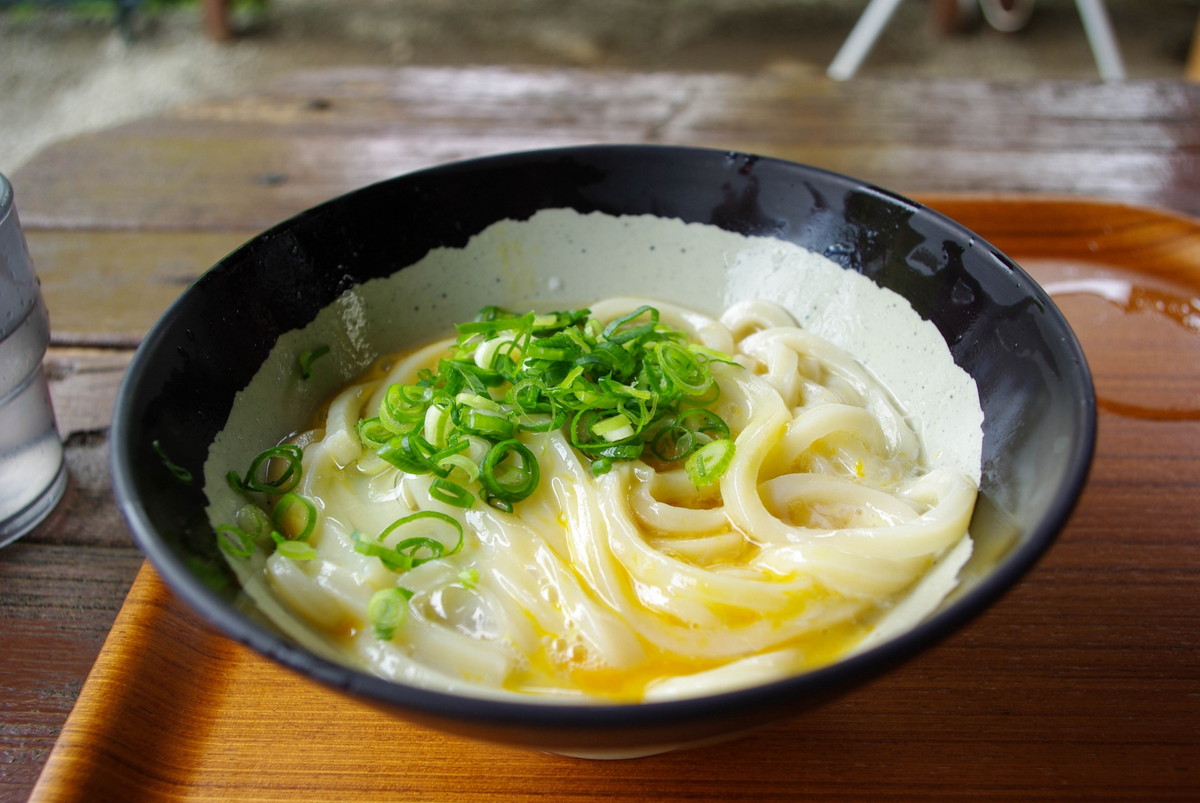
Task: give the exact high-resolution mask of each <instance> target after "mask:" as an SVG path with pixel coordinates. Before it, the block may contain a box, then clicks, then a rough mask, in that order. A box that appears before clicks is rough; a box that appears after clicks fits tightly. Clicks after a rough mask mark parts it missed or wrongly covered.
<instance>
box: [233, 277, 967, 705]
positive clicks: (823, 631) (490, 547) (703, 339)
mask: <svg viewBox="0 0 1200 803" xmlns="http://www.w3.org/2000/svg"><path fill="white" fill-rule="evenodd" d="M644 303H649V304H653V305H654V306H655V307H656V308H657V309H658V310H660V312H661V315H662V320H663V322H665V323H667V324H669V325H670V326H672V327H675V328H677V329H679V330H682V331H683V332H685V333H686V334H687V336H688V338H689V339H690V340H692V341H694V342H696V343H699V344H701V345H702V346H704V347H706V348H708V349H712V350H715V351H716V352H723V353H725V354H728V355H731V356H732V357H733V358H734V360H735V363H734V364H729V363H724V362H714V363H712V365H711V370H712V373H713V376H714V379H715V381H716V385H717V386H718V387H719V391H720V392H719V394H718V395H717V397H716V399H715V401H712V402H711V404H709V405H708V406H709V408H710V409H711V410H712V411H713V412H715V413H717V414H718V415H720V416H721V417H722V418H723V419H724V420H725V422H727V423H728V426H729V430H730V437H731V438H732V440H733V442H734V445H735V449H734V451H733V453H732V459H731V460H730V462H729V463H728V466H727V468H726V469H725V470H724V473H723V474H722V475H721V477H720V479H719V480H718V481H717V482H714V483H712V484H710V485H707V486H704V487H699V488H698V487H696V485H695V484H694V483H693V482H692V480H691V479H690V478H689V476H688V474H687V473H686V472H685V471H684V470H683V469H682V468H681V467H669V466H663V465H656V464H655V463H654V461H647V460H631V461H625V462H618V463H615V464H614V465H613V466H612V468H611V470H609V471H607V472H606V473H603V474H600V475H599V476H595V475H594V474H593V472H592V470H591V469H590V467H589V465H588V462H587V461H586V460H585V459H583V458H582V457H581V455H580V453H579V451H578V450H577V449H575V448H574V447H573V446H572V444H571V441H570V439H569V438H568V436H567V435H566V434H565V433H564V431H562V430H561V429H558V430H552V431H549V432H541V433H531V434H524V435H522V436H521V438H522V440H523V442H524V443H525V444H526V445H527V446H528V448H529V449H530V451H531V452H532V453H533V454H534V455H536V456H537V459H538V462H539V464H540V468H541V478H542V479H541V482H540V484H538V486H537V488H536V489H535V490H534V491H533V492H532V494H531V495H529V496H528V498H526V499H524V500H523V501H521V502H520V504H519V505H517V506H515V508H514V510H513V512H511V513H509V512H504V511H503V510H497V509H495V508H493V507H490V506H488V505H479V504H476V505H473V506H472V507H470V508H466V509H464V508H462V507H457V506H454V505H451V504H446V503H444V502H442V501H439V500H438V499H436V498H431V496H430V485H431V482H432V481H433V479H434V478H433V477H431V476H429V475H415V474H409V473H406V472H404V471H402V470H400V469H398V468H396V467H394V466H392V465H389V464H387V463H385V462H381V461H380V460H379V459H378V458H377V456H376V455H375V454H374V453H373V451H372V450H371V449H370V448H368V447H366V446H364V444H363V440H362V439H361V438H360V437H359V435H358V433H357V431H356V427H357V425H358V422H359V421H360V419H362V418H363V417H364V416H368V415H373V414H374V413H372V412H370V411H372V410H375V409H378V407H379V404H380V400H381V398H382V396H383V394H384V393H385V392H386V389H387V388H388V387H389V386H391V385H393V384H395V383H411V382H414V381H415V380H416V377H417V376H418V375H419V373H420V371H421V370H422V369H433V368H436V365H437V363H438V360H440V359H441V358H442V357H443V356H444V355H445V353H446V351H447V349H448V348H449V347H450V346H452V345H453V343H454V339H453V338H451V339H450V340H447V341H441V342H437V343H434V344H432V345H429V346H427V347H425V348H422V349H420V350H417V351H415V352H412V353H410V354H406V355H402V356H399V357H396V358H394V359H391V360H386V361H382V362H381V365H383V366H384V367H383V368H380V369H377V370H375V371H374V372H373V373H370V374H368V375H367V376H366V377H365V378H364V379H362V380H361V381H359V382H357V383H355V384H352V385H351V386H349V387H346V388H345V389H344V390H342V391H341V392H340V393H339V394H338V395H337V396H336V397H335V398H333V399H332V401H331V402H330V403H329V405H328V407H327V409H326V411H325V412H324V418H323V420H321V421H319V422H317V424H316V425H315V426H314V428H313V429H312V430H311V431H307V432H303V433H300V434H299V435H297V436H295V437H294V438H293V442H294V443H296V444H297V445H299V446H300V447H302V449H303V460H302V465H303V473H302V478H301V480H300V484H299V486H298V487H297V488H296V489H295V492H296V493H297V494H300V495H303V496H304V497H306V498H308V499H311V500H313V502H314V504H315V509H316V512H317V515H316V518H315V526H314V528H313V530H312V532H311V534H310V535H308V536H307V543H308V544H309V545H310V546H311V547H312V549H313V550H314V552H312V553H310V554H308V555H306V556H304V559H297V558H296V557H289V556H288V555H287V554H286V553H285V551H284V550H277V551H275V552H274V553H272V554H269V555H268V554H267V553H268V552H270V550H269V549H262V550H259V551H257V552H256V554H255V555H254V556H253V557H251V558H250V559H249V560H241V561H240V564H239V567H238V570H239V572H240V573H241V574H242V576H243V578H244V579H245V580H246V581H247V587H248V588H250V587H254V588H257V590H258V592H259V593H260V594H264V593H269V594H270V595H271V596H272V597H273V598H274V599H275V600H276V601H278V602H279V603H281V604H282V606H283V607H284V608H286V609H287V610H289V611H290V613H292V614H294V615H296V616H298V617H299V618H300V619H302V620H304V621H305V622H306V623H308V624H309V625H311V626H312V627H313V628H315V629H317V630H319V631H321V632H322V633H324V634H325V635H326V637H327V638H328V639H329V640H331V641H332V642H333V643H334V644H335V645H336V647H337V649H338V650H339V651H340V653H341V654H342V655H343V656H344V658H345V660H348V661H350V662H351V663H354V664H356V665H360V666H362V667H365V668H367V669H368V670H369V671H371V672H374V673H376V674H378V675H381V676H383V677H385V678H390V679H394V680H397V681H401V682H406V683H411V684H416V685H419V686H422V687H426V688H432V689H441V690H456V691H459V692H466V693H469V694H476V695H481V696H500V697H504V696H508V695H521V696H528V695H535V696H539V697H541V698H544V699H547V700H578V699H587V700H590V701H643V700H662V699H674V698H680V697H687V696H694V695H700V694H706V693H710V692H712V691H719V690H725V689H729V688H736V687H740V686H745V685H750V684H754V683H758V682H763V681H766V680H772V679H777V678H782V677H786V676H790V675H794V674H797V673H800V672H804V671H806V670H809V669H812V668H815V667H819V666H822V665H825V664H828V663H830V662H832V661H835V660H837V659H839V658H841V657H843V656H845V655H847V654H848V653H851V652H853V651H854V650H856V649H861V648H862V647H863V645H865V644H869V643H872V639H877V638H878V637H880V636H881V635H882V634H884V633H885V632H886V631H887V629H888V627H889V625H888V621H889V617H890V616H891V615H892V614H893V613H894V612H895V611H896V610H898V609H900V608H902V607H903V606H904V605H905V604H906V603H905V602H904V601H905V600H906V599H909V598H911V597H913V596H914V595H916V594H917V593H918V592H919V595H920V596H921V597H922V600H921V601H919V602H918V603H917V607H918V608H919V615H923V614H924V613H927V612H928V611H929V610H930V609H931V608H932V607H934V606H936V604H937V602H938V601H939V600H940V599H941V598H942V597H943V596H944V595H945V594H946V593H947V592H948V591H949V590H950V589H951V588H952V587H953V585H954V581H955V575H956V573H957V571H958V568H959V567H960V566H961V565H962V563H963V561H964V560H965V559H966V556H967V555H968V554H969V551H970V538H969V537H968V536H967V527H968V522H969V520H970V517H971V513H972V509H973V506H974V503H975V498H976V493H977V488H976V485H975V480H974V479H973V478H971V477H968V476H964V475H962V474H959V473H956V472H954V471H953V470H950V469H947V468H932V467H931V465H930V462H929V460H928V459H927V455H925V454H924V452H923V446H922V441H921V438H920V437H919V434H918V429H917V427H916V426H914V423H913V422H911V421H909V420H908V419H907V418H906V415H905V412H904V410H903V409H902V408H901V406H900V405H899V404H898V403H897V402H896V401H895V400H894V399H893V398H892V397H891V395H890V393H889V391H888V389H887V388H885V387H883V386H882V385H881V384H880V383H879V382H878V381H877V380H876V379H875V378H874V376H873V375H872V374H871V373H870V372H868V371H867V370H866V369H865V368H863V367H862V366H861V365H860V364H859V363H858V362H857V361H856V360H855V358H854V357H853V356H852V355H851V354H849V353H847V352H845V351H843V350H842V349H840V348H838V347H836V346H834V345H832V344H831V343H829V342H827V341H825V340H822V339H820V338H818V337H816V336H814V335H813V334H811V333H809V332H807V331H805V330H804V329H801V328H799V327H798V326H797V325H796V324H795V322H794V321H793V319H792V318H791V316H790V315H789V314H788V313H787V312H785V311H784V310H783V309H781V308H780V307H777V306H775V305H773V304H771V303H767V302H762V301H757V302H745V303H739V304H737V305H735V306H733V307H732V308H730V309H728V310H727V311H726V312H725V313H724V314H723V315H722V316H721V317H720V319H713V318H711V317H708V316H705V315H702V314H699V313H696V312H692V311H689V310H686V309H682V308H679V307H674V306H671V305H669V304H663V303H659V302H647V301H644V300H640V299H622V298H617V299H608V300H604V301H601V302H598V303H596V304H593V305H592V306H591V307H590V309H591V310H592V314H593V315H594V316H595V317H596V318H598V319H600V320H601V321H606V320H611V319H614V318H616V317H619V316H621V315H623V314H626V313H628V312H629V311H631V310H633V309H635V308H636V307H637V306H638V305H639V304H644ZM425 510H432V511H436V512H438V513H441V514H443V515H444V516H449V517H451V518H453V519H454V520H455V521H456V522H458V523H459V524H461V526H462V532H463V535H462V542H461V546H460V547H457V548H452V546H453V545H452V544H451V543H450V541H452V540H453V534H452V533H451V532H450V528H443V529H442V530H441V531H439V530H438V526H437V525H438V522H440V521H444V520H443V519H437V520H435V519H429V520H425V529H424V531H423V532H424V533H425V535H426V536H427V537H431V538H441V539H442V540H444V541H446V542H447V543H446V547H447V549H446V552H447V554H445V555H444V556H443V557H440V558H439V559H436V560H429V561H428V562H425V563H422V564H420V565H417V566H415V567H413V568H409V569H407V570H405V571H397V570H396V569H395V567H394V566H393V567H389V566H388V565H387V564H386V563H385V562H384V561H381V560H380V559H379V558H378V557H376V556H373V555H371V554H364V552H363V551H362V550H361V549H356V539H357V538H358V537H359V536H356V533H382V532H385V531H386V530H387V528H388V527H389V525H390V524H392V523H393V522H395V521H396V520H397V519H399V518H402V517H404V516H407V515H409V514H412V513H415V512H418V511H425ZM402 529H403V528H402ZM403 535H404V533H402V532H399V531H398V532H396V533H395V534H393V535H389V536H387V538H385V539H384V540H385V542H387V541H388V539H391V543H393V544H394V542H395V540H396V539H398V538H400V537H402V536H403ZM410 535H411V533H410ZM235 562H238V561H235ZM929 577H933V578H934V579H933V580H929V579H928V578H929ZM923 578H925V579H923ZM923 584H924V585H923ZM393 587H402V588H403V589H404V591H405V596H407V597H409V599H408V608H407V617H406V619H405V620H404V621H403V623H402V624H400V625H399V626H398V627H397V628H396V629H395V632H394V633H388V634H386V635H387V636H388V637H381V635H380V633H378V632H377V631H376V630H374V629H373V628H372V627H371V626H369V625H368V621H369V619H370V617H369V614H368V607H369V605H370V604H371V600H372V598H373V596H374V595H375V594H376V593H377V592H379V591H380V590H381V589H388V588H393ZM526 699H527V697H526Z"/></svg>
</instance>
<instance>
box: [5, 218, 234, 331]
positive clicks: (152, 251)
mask: <svg viewBox="0 0 1200 803" xmlns="http://www.w3.org/2000/svg"><path fill="white" fill-rule="evenodd" d="M22 211H23V210H22ZM255 233H256V232H255V231H253V230H230V231H221V232H188V231H185V232H134V231H108V230H104V231H91V230H77V231H61V230H55V231H40V230H37V229H30V230H27V231H26V240H27V241H28V243H29V251H30V255H31V256H32V258H33V263H34V265H35V266H36V268H37V272H38V278H39V279H41V283H42V293H43V296H44V298H45V300H46V307H47V309H49V311H50V325H51V337H52V342H54V343H56V344H84V345H96V346H112V347H131V346H134V345H136V344H137V343H138V342H139V341H140V340H141V338H142V336H143V335H144V334H145V333H146V331H147V330H149V328H150V327H151V326H152V325H153V324H154V322H155V321H157V320H158V318H159V317H160V316H161V315H162V314H163V313H164V312H165V311H166V310H167V307H169V306H170V305H171V302H173V301H174V300H175V299H176V298H177V297H178V296H179V294H180V293H181V292H183V290H184V289H185V288H186V287H187V286H188V285H189V284H191V283H192V282H193V281H195V279H196V278H197V277H199V276H200V274H201V273H203V272H204V271H205V270H207V269H208V268H209V267H211V266H212V265H213V264H214V263H215V262H217V261H218V260H219V259H221V257H223V256H225V255H226V254H227V253H229V252H230V251H232V250H233V249H234V248H236V247H237V246H238V245H241V244H242V243H243V242H245V241H246V240H248V239H250V238H251V237H252V236H253V235H254V234H255Z"/></svg>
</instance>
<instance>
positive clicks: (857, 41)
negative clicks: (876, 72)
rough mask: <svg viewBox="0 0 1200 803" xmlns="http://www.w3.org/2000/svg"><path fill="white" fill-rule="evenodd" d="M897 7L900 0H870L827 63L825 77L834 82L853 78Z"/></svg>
mask: <svg viewBox="0 0 1200 803" xmlns="http://www.w3.org/2000/svg"><path fill="white" fill-rule="evenodd" d="M899 5H900V0H871V3H870V5H868V6H867V8H866V10H864V11H863V13H862V16H861V17H859V18H858V22H856V23H854V29H853V30H851V31H850V35H849V36H847V37H846V41H845V42H843V43H842V46H841V48H840V49H839V50H838V52H837V55H836V56H834V57H833V61H831V62H830V63H829V69H827V70H826V71H825V73H826V75H828V76H829V77H830V78H832V79H833V80H835V81H845V80H848V79H850V78H853V77H854V74H855V73H856V72H858V68H859V66H860V65H861V64H862V62H863V59H865V58H866V57H867V54H869V53H870V52H871V48H872V47H874V46H875V40H876V39H878V38H879V34H881V33H883V29H884V28H885V27H887V24H888V20H890V19H891V18H892V14H894V13H895V11H896V7H897V6H899Z"/></svg>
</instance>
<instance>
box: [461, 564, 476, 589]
mask: <svg viewBox="0 0 1200 803" xmlns="http://www.w3.org/2000/svg"><path fill="white" fill-rule="evenodd" d="M458 582H460V583H462V587H463V588H466V589H472V588H474V587H475V586H476V585H477V584H478V583H479V570H478V569H476V568H475V567H474V566H472V567H471V568H469V569H463V570H462V571H461V572H459V573H458Z"/></svg>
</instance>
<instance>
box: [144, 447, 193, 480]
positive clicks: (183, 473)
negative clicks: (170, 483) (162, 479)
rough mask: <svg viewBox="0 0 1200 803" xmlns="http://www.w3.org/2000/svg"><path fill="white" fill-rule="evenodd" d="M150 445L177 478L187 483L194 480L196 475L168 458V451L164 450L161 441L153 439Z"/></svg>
mask: <svg viewBox="0 0 1200 803" xmlns="http://www.w3.org/2000/svg"><path fill="white" fill-rule="evenodd" d="M150 445H151V446H153V447H154V451H155V452H156V453H157V454H158V459H159V460H161V461H162V463H163V465H164V466H166V467H167V471H169V472H171V474H172V475H173V476H174V477H175V479H177V480H179V481H180V482H182V483H183V484H185V485H187V484H189V483H191V482H192V480H193V479H194V477H192V472H190V471H188V470H187V469H186V468H184V467H183V466H181V465H179V464H178V463H175V462H173V461H172V460H171V459H170V458H168V457H167V454H166V452H164V451H163V448H162V444H161V443H160V442H159V441H157V440H155V441H151V443H150Z"/></svg>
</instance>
